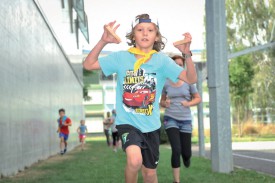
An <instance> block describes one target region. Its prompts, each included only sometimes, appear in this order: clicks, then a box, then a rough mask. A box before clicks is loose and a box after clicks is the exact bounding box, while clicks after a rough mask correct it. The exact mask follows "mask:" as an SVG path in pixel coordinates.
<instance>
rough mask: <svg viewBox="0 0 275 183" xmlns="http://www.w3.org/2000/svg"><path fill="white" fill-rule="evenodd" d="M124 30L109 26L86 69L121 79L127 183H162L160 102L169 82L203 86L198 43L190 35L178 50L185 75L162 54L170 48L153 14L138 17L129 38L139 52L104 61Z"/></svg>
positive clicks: (119, 103) (119, 105) (117, 54)
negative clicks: (195, 50)
mask: <svg viewBox="0 0 275 183" xmlns="http://www.w3.org/2000/svg"><path fill="white" fill-rule="evenodd" d="M118 27H119V25H117V26H115V21H114V22H110V23H109V24H107V25H105V26H104V33H103V35H102V37H101V39H100V40H99V42H98V43H97V44H96V45H95V47H94V48H93V49H92V51H91V52H90V53H89V55H88V56H87V57H86V59H85V61H84V63H83V66H84V68H85V69H87V70H98V69H102V71H103V73H104V74H105V75H106V76H109V75H111V74H113V73H117V87H116V111H117V115H116V128H117V129H118V133H119V136H120V137H121V139H122V147H123V150H124V151H125V152H126V159H127V162H126V167H125V182H126V183H135V182H137V181H138V172H139V170H141V172H142V176H143V182H145V183H157V182H158V179H157V171H156V168H157V165H158V162H159V143H160V140H159V138H160V136H159V135H160V130H159V129H160V126H161V123H160V110H159V104H158V102H159V99H160V95H161V92H162V88H163V86H164V83H165V81H166V78H169V79H170V80H171V81H173V82H176V81H177V79H178V78H179V79H181V80H184V81H185V82H187V83H195V82H196V81H197V75H196V70H195V67H194V63H193V62H192V59H191V56H192V54H191V52H190V43H191V39H192V37H191V35H190V34H189V33H185V34H184V35H185V41H186V42H187V43H185V44H181V45H178V46H176V48H178V49H179V50H180V51H181V52H182V53H183V55H184V58H185V59H186V68H187V70H184V69H183V68H182V67H179V66H178V65H177V64H176V63H175V62H174V61H173V60H172V59H171V58H170V57H168V56H166V55H164V54H163V53H159V52H160V51H161V50H162V49H163V48H164V46H165V44H164V43H163V41H162V38H163V37H162V35H161V33H160V30H159V25H158V22H157V21H156V20H154V19H151V17H150V16H149V15H148V14H141V15H138V16H136V18H135V21H134V24H132V28H131V32H129V33H128V34H127V35H126V37H127V39H128V40H129V42H128V44H129V45H130V46H133V47H131V48H130V49H128V50H125V51H118V52H113V53H111V54H109V55H108V56H105V57H100V58H98V57H99V54H100V52H101V51H102V49H103V48H104V47H105V46H106V45H107V44H108V43H119V40H118V39H116V36H114V34H113V33H112V32H115V31H116V29H117V28H118ZM110 29H112V31H111V32H110V31H109V30H110ZM117 181H118V180H117ZM117 181H116V182H117Z"/></svg>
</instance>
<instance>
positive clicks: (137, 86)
mask: <svg viewBox="0 0 275 183" xmlns="http://www.w3.org/2000/svg"><path fill="white" fill-rule="evenodd" d="M156 84H157V79H156V73H146V72H145V70H144V69H139V70H138V71H137V72H134V71H133V70H128V71H126V76H125V77H124V82H123V96H122V97H123V104H124V105H123V106H124V109H125V110H126V111H127V112H132V113H134V114H142V115H147V116H150V115H152V114H153V113H152V112H153V103H154V102H155V98H156Z"/></svg>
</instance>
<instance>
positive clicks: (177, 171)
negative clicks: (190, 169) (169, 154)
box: [173, 168, 180, 182]
mask: <svg viewBox="0 0 275 183" xmlns="http://www.w3.org/2000/svg"><path fill="white" fill-rule="evenodd" d="M173 176H174V181H175V182H180V168H173Z"/></svg>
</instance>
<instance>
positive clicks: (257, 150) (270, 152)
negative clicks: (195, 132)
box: [193, 142, 275, 177]
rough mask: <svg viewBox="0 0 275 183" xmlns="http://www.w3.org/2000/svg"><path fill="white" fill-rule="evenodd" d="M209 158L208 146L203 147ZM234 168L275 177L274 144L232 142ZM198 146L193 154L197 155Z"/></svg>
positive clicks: (194, 148)
mask: <svg viewBox="0 0 275 183" xmlns="http://www.w3.org/2000/svg"><path fill="white" fill-rule="evenodd" d="M205 149H206V157H208V158H210V144H206V145H205ZM232 149H233V161H234V166H237V167H241V168H245V169H251V170H256V171H258V172H262V173H266V174H269V175H272V176H274V177H275V142H234V143H233V144H232ZM198 150H199V149H198V146H194V147H193V154H194V155H198Z"/></svg>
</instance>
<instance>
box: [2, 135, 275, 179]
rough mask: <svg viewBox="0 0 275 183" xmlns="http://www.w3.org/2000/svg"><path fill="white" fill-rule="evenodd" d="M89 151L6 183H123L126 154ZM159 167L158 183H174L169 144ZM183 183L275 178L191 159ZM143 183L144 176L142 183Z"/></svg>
mask: <svg viewBox="0 0 275 183" xmlns="http://www.w3.org/2000/svg"><path fill="white" fill-rule="evenodd" d="M86 145H87V146H86V147H87V149H86V150H85V151H81V150H80V149H79V147H78V148H76V149H75V150H73V151H71V152H69V153H67V154H66V155H64V156H60V155H57V156H54V157H51V158H49V159H48V160H45V161H42V162H39V163H36V164H35V165H33V166H32V167H30V168H29V169H27V170H26V171H24V172H21V173H19V174H18V175H17V176H15V177H13V178H4V179H1V180H0V182H3V183H38V182H39V183H120V182H121V183H123V182H124V166H125V154H124V152H122V150H121V149H120V150H119V151H118V152H117V153H114V152H113V151H112V150H111V149H110V148H108V147H107V146H106V143H105V141H100V140H99V139H96V140H94V138H92V141H88V142H87V144H86ZM160 152H161V154H160V155H161V158H160V164H159V166H158V178H159V183H171V182H172V173H171V168H170V153H171V150H170V149H168V148H167V145H163V146H161V147H160ZM181 177H182V181H181V182H184V183H202V182H203V183H233V182H234V183H272V182H274V183H275V178H272V177H270V176H267V175H263V174H258V173H256V172H254V171H247V170H242V169H235V170H234V172H233V173H230V174H221V173H213V172H212V171H211V163H210V161H209V160H207V159H204V158H199V157H193V158H192V164H191V167H190V168H189V169H186V168H182V169H181ZM141 182H142V179H141V176H140V177H139V183H141Z"/></svg>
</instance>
